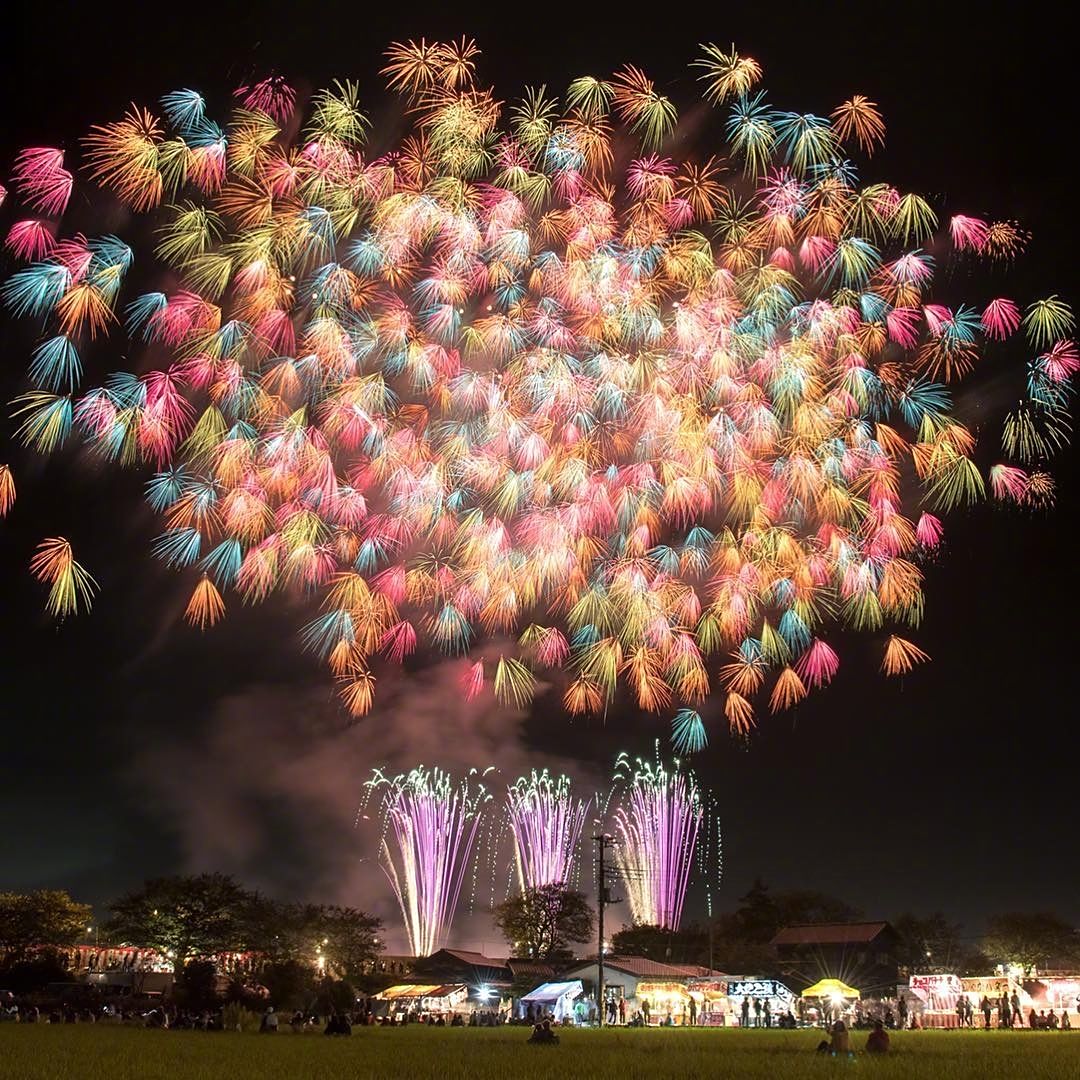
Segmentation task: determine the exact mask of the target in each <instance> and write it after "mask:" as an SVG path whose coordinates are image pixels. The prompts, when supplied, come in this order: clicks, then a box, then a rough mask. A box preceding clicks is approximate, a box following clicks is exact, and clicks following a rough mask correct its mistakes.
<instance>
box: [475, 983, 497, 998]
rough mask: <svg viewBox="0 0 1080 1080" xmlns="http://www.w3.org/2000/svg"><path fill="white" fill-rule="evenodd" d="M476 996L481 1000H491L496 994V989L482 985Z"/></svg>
mask: <svg viewBox="0 0 1080 1080" xmlns="http://www.w3.org/2000/svg"><path fill="white" fill-rule="evenodd" d="M476 996H477V997H478V998H479V999H480V1000H481V1001H490V1000H491V998H493V997H494V996H495V991H494V990H492V989H491V987H490V986H481V987H480V989H479V990H478V991H477V995H476Z"/></svg>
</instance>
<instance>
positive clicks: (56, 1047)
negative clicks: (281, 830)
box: [0, 1023, 1080, 1080]
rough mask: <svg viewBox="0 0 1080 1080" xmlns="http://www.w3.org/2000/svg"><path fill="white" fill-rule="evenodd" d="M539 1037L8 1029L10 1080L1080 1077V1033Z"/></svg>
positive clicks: (587, 1033)
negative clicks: (823, 1044)
mask: <svg viewBox="0 0 1080 1080" xmlns="http://www.w3.org/2000/svg"><path fill="white" fill-rule="evenodd" d="M528 1035H529V1029H528V1028H525V1027H512V1028H494V1029H486V1028H480V1029H476V1028H427V1027H423V1026H412V1025H410V1026H409V1027H402V1028H363V1029H360V1030H356V1031H354V1033H353V1035H352V1037H351V1038H348V1039H331V1038H324V1037H323V1036H322V1035H319V1034H304V1035H294V1034H292V1033H290V1032H288V1031H287V1030H286V1031H282V1032H281V1033H279V1034H277V1035H273V1036H266V1035H257V1034H236V1033H226V1032H209V1033H207V1032H189V1031H152V1030H144V1029H140V1028H125V1027H110V1026H106V1025H104V1024H98V1025H88V1024H87V1025H84V1024H75V1025H66V1024H65V1025H50V1024H36V1025H29V1024H9V1023H8V1024H0V1077H3V1078H4V1080H9V1078H11V1080H15V1078H18V1080H84V1078H87V1077H107V1078H109V1080H188V1078H191V1080H210V1078H211V1077H213V1078H219V1077H226V1078H228V1080H248V1078H251V1080H271V1078H276V1077H282V1078H286V1077H287V1078H289V1080H316V1078H318V1080H327V1078H334V1077H348V1078H350V1080H353V1078H357V1080H360V1078H366V1077H371V1078H379V1080H385V1078H394V1077H402V1078H405V1077H408V1078H410V1080H413V1078H423V1077H432V1078H439V1080H443V1078H457V1077H463V1078H464V1077H469V1078H470V1080H489V1078H490V1080H517V1078H524V1080H528V1078H532V1077H560V1078H561V1077H575V1078H576V1077H589V1078H591V1077H596V1078H600V1077H605V1078H606V1077H611V1078H612V1080H615V1078H618V1080H627V1078H633V1077H653V1076H672V1077H678V1078H679V1080H689V1078H694V1077H710V1078H714V1077H721V1078H723V1077H750V1078H761V1080H775V1078H784V1080H789V1078H790V1080H801V1078H803V1077H805V1078H808V1080H810V1078H816V1077H834V1076H836V1075H837V1074H838V1073H839V1074H841V1075H850V1073H851V1071H852V1070H854V1071H856V1072H857V1073H859V1074H860V1075H863V1076H867V1075H872V1076H874V1077H875V1078H879V1077H880V1078H881V1080H887V1078H892V1077H895V1078H898V1080H899V1078H903V1080H917V1078H922V1077H927V1078H929V1077H942V1078H948V1080H992V1078H996V1077H1001V1078H1006V1077H1007V1078H1009V1080H1018V1078H1023V1080H1059V1078H1060V1080H1064V1078H1066V1077H1068V1078H1070V1080H1073V1078H1076V1077H1077V1076H1080V1033H1073V1032H1069V1033H1067V1032H1031V1031H1017V1032H1004V1031H1003V1032H998V1031H989V1032H984V1031H968V1032H959V1031H924V1032H918V1031H916V1032H900V1033H893V1035H892V1052H891V1053H890V1054H889V1055H888V1056H887V1057H885V1058H875V1057H870V1056H867V1055H866V1054H864V1053H863V1052H862V1047H863V1045H864V1044H865V1042H866V1035H865V1033H863V1032H855V1033H853V1035H854V1040H853V1046H854V1047H855V1049H856V1051H857V1052H856V1054H855V1056H854V1057H853V1058H850V1059H836V1058H830V1057H824V1056H822V1055H818V1054H816V1053H815V1052H814V1048H815V1046H816V1045H817V1043H818V1041H819V1039H820V1038H821V1034H820V1032H816V1031H812V1030H802V1031H737V1030H731V1031H723V1030H694V1031H686V1030H680V1029H678V1028H673V1029H650V1030H641V1029H622V1030H605V1031H591V1030H569V1031H560V1036H561V1043H560V1045H558V1046H530V1045H528V1044H527V1043H526V1041H525V1040H526V1039H527V1038H528Z"/></svg>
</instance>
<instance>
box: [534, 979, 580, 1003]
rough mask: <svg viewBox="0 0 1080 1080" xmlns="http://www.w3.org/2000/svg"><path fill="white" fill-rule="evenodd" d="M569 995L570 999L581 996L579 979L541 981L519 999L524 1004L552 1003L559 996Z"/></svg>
mask: <svg viewBox="0 0 1080 1080" xmlns="http://www.w3.org/2000/svg"><path fill="white" fill-rule="evenodd" d="M567 994H569V995H570V1000H571V1001H573V1000H574V998H579V997H581V994H582V986H581V980H580V979H574V980H573V981H572V982H551V983H543V984H542V985H540V986H538V987H537V988H536V989H535V990H533V991H532V992H531V993H528V994H526V995H525V996H524V997H523V998H522V999H521V1000H522V1002H523V1003H525V1004H533V1005H554V1004H555V1002H557V1001H558V1000H559V999H560V998H562V997H565V996H566V995H567Z"/></svg>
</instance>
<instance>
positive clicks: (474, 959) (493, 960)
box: [425, 949, 506, 968]
mask: <svg viewBox="0 0 1080 1080" xmlns="http://www.w3.org/2000/svg"><path fill="white" fill-rule="evenodd" d="M447 956H448V957H451V958H452V959H454V960H457V961H459V962H460V963H462V964H471V965H472V966H473V967H484V968H504V967H506V958H505V957H494V956H485V955H484V954H483V953H478V952H466V951H465V950H464V949H439V951H438V952H434V953H432V954H431V955H430V956H428V957H426V958H425V959H427V960H428V961H431V960H437V959H438V958H440V957H447Z"/></svg>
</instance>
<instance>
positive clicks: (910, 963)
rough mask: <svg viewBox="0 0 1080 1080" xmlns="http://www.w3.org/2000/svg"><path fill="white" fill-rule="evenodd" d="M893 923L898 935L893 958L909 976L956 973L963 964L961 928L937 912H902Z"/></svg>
mask: <svg viewBox="0 0 1080 1080" xmlns="http://www.w3.org/2000/svg"><path fill="white" fill-rule="evenodd" d="M892 925H893V928H894V929H895V930H896V932H897V934H899V935H900V944H899V946H898V948H897V955H896V958H897V960H898V961H899V962H900V966H901V967H902V968H903V969H904V970H905V971H906V972H907V973H908V974H909V975H913V974H916V973H920V972H921V973H924V974H930V975H934V974H938V975H940V974H949V973H952V974H957V973H958V972H959V969H960V968H961V967H963V966H964V950H963V947H962V945H961V943H960V927H959V926H957V925H955V924H953V923H950V922H949V921H948V919H946V918H945V916H944V915H942V914H941V912H940V911H935V912H934V914H933V915H929V916H927V917H926V918H920V917H919V916H917V915H912V914H911V913H910V912H905V913H904V914H903V915H898V916H897V917H896V918H895V919H894V920H893V924H892Z"/></svg>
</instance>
